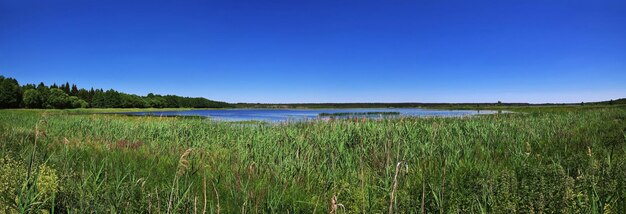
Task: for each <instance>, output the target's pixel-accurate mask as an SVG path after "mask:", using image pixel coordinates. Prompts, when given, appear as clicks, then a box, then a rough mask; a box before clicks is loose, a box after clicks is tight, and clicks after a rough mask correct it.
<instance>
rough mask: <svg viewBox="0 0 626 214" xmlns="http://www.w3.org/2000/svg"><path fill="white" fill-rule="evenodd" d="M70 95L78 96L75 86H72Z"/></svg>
mask: <svg viewBox="0 0 626 214" xmlns="http://www.w3.org/2000/svg"><path fill="white" fill-rule="evenodd" d="M70 95H71V96H78V87H76V84H72V90H70Z"/></svg>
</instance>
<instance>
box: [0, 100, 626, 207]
mask: <svg viewBox="0 0 626 214" xmlns="http://www.w3.org/2000/svg"><path fill="white" fill-rule="evenodd" d="M82 113H85V112H81V114H75V113H73V112H71V111H60V110H49V111H43V110H1V111H0V141H1V142H2V143H1V144H0V182H1V184H2V185H0V189H1V190H2V192H1V193H0V194H2V197H0V212H5V213H16V212H17V213H19V212H40V211H41V210H47V211H49V212H57V213H70V212H71V213H88V212H96V213H194V212H198V213H200V211H203V212H202V213H204V211H206V212H207V213H220V212H221V213H241V212H246V213H266V212H269V213H287V212H289V213H325V212H329V211H332V212H338V213H343V212H344V211H345V212H347V213H382V212H388V213H392V212H397V213H424V212H426V213H440V212H443V213H517V212H527V213H532V212H534V213H540V212H545V213H554V212H562V213H619V212H621V211H623V210H626V158H625V155H626V146H625V139H626V108H623V107H605V108H591V109H586V108H585V109H563V110H548V111H543V110H537V111H529V112H528V113H524V114H496V115H482V116H478V117H470V118H395V119H381V120H357V121H354V120H332V121H307V122H295V123H289V124H266V123H258V124H248V125H246V126H241V125H236V124H231V123H219V122H217V123H216V122H208V121H207V120H204V119H199V118H188V119H181V118H166V117H125V116H118V115H105V114H82ZM35 142H36V143H35ZM119 142H125V143H119ZM137 142H140V143H137ZM120 145H121V146H120ZM29 166H31V167H29ZM29 174H31V176H29ZM211 192H213V194H211Z"/></svg>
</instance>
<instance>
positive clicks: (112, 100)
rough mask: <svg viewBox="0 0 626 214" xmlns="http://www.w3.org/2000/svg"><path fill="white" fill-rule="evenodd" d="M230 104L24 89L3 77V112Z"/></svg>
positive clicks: (68, 88)
mask: <svg viewBox="0 0 626 214" xmlns="http://www.w3.org/2000/svg"><path fill="white" fill-rule="evenodd" d="M225 107H232V105H231V104H229V103H226V102H219V101H213V100H209V99H206V98H202V97H181V96H176V95H158V94H153V93H150V94H148V95H147V96H139V95H135V94H127V93H122V92H119V91H116V90H113V89H109V90H106V91H105V90H103V89H93V88H91V89H89V90H88V89H85V88H78V87H77V86H76V84H71V85H70V83H69V82H66V83H65V84H60V85H57V84H56V83H54V84H52V85H50V86H46V85H45V84H44V83H43V82H42V83H39V84H38V85H35V84H26V85H20V84H19V83H18V81H17V80H16V79H14V78H8V77H4V76H2V75H0V108H55V109H65V108H225Z"/></svg>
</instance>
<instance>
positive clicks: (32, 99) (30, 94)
mask: <svg viewBox="0 0 626 214" xmlns="http://www.w3.org/2000/svg"><path fill="white" fill-rule="evenodd" d="M23 102H24V107H26V108H41V107H42V106H43V104H44V99H43V96H42V95H41V93H40V92H39V91H37V89H28V90H26V91H24V100H23Z"/></svg>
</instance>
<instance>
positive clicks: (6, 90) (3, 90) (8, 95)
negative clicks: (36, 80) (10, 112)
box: [0, 76, 22, 108]
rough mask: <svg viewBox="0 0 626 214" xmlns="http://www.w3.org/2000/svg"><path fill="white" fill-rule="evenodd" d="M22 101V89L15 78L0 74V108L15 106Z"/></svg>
mask: <svg viewBox="0 0 626 214" xmlns="http://www.w3.org/2000/svg"><path fill="white" fill-rule="evenodd" d="M21 101H22V91H21V88H20V85H19V84H18V83H17V80H15V79H13V78H5V77H4V76H0V108H17V107H19V106H20V102H21Z"/></svg>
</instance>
